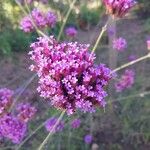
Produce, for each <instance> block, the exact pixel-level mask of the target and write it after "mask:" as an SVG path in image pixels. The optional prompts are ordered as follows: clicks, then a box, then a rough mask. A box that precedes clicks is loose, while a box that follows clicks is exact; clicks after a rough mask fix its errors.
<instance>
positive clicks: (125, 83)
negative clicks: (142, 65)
mask: <svg viewBox="0 0 150 150" xmlns="http://www.w3.org/2000/svg"><path fill="white" fill-rule="evenodd" d="M134 80H135V72H134V71H133V70H129V69H127V70H125V72H124V74H123V75H122V76H121V78H120V79H119V81H118V82H117V83H116V84H115V87H116V91H117V92H121V91H123V90H125V89H128V88H131V87H132V85H133V84H134Z"/></svg>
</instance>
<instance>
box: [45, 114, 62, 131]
mask: <svg viewBox="0 0 150 150" xmlns="http://www.w3.org/2000/svg"><path fill="white" fill-rule="evenodd" d="M57 120H58V118H55V117H51V118H50V119H48V120H47V121H46V123H45V128H46V130H47V131H48V132H53V133H56V132H60V131H62V130H63V129H64V122H63V121H62V120H61V121H59V123H58V125H57V126H56V127H55V128H54V126H55V124H56V122H57ZM53 128H54V129H53ZM52 129H53V131H52Z"/></svg>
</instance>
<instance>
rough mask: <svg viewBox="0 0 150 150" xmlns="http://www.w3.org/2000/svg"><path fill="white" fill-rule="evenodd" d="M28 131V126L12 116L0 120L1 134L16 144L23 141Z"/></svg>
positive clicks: (8, 115)
mask: <svg viewBox="0 0 150 150" xmlns="http://www.w3.org/2000/svg"><path fill="white" fill-rule="evenodd" d="M26 131H27V126H26V124H25V123H23V122H21V121H20V120H19V119H18V118H16V117H14V116H12V115H11V114H7V115H4V116H3V117H1V118H0V132H1V134H2V136H3V137H5V138H8V139H10V140H11V141H12V142H13V143H15V144H18V143H20V142H21V141H22V139H23V137H24V136H25V133H26Z"/></svg>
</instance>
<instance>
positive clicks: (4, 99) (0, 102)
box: [0, 88, 14, 115]
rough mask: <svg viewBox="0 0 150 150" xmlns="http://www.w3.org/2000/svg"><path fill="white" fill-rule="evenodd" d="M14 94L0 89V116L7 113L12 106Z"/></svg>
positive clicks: (5, 89)
mask: <svg viewBox="0 0 150 150" xmlns="http://www.w3.org/2000/svg"><path fill="white" fill-rule="evenodd" d="M13 94H14V92H13V91H12V90H9V89H7V88H2V89H0V115H2V114H4V113H6V112H7V110H8V109H9V107H10V106H11V104H12V96H13Z"/></svg>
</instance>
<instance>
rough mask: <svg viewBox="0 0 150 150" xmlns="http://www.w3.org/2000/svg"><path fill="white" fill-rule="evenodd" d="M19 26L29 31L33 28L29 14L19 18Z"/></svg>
mask: <svg viewBox="0 0 150 150" xmlns="http://www.w3.org/2000/svg"><path fill="white" fill-rule="evenodd" d="M20 28H21V30H23V31H24V32H31V31H32V30H33V29H34V27H33V25H32V21H31V18H30V17H29V16H26V17H24V18H23V19H22V20H21V22H20Z"/></svg>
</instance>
